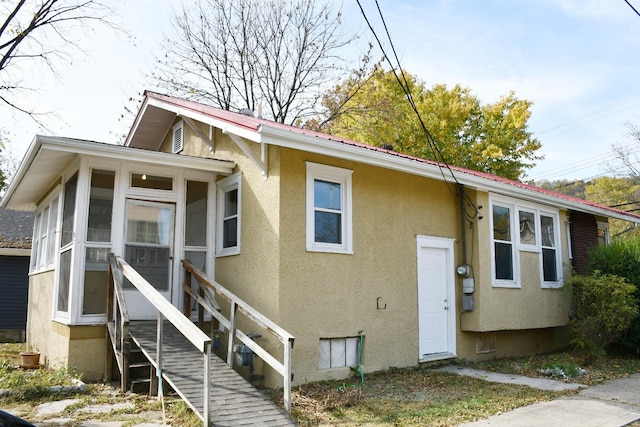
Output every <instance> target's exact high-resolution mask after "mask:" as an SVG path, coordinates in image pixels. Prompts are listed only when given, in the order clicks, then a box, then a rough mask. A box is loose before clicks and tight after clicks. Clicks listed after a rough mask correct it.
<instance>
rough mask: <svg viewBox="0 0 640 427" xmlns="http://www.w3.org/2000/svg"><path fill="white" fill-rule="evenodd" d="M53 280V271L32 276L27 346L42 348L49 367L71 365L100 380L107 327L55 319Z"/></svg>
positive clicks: (82, 372)
mask: <svg viewBox="0 0 640 427" xmlns="http://www.w3.org/2000/svg"><path fill="white" fill-rule="evenodd" d="M54 279H55V273H54V272H53V271H48V272H44V273H39V274H33V275H31V277H30V278H29V305H28V309H27V348H28V349H29V350H34V351H39V352H40V354H41V356H40V363H42V364H44V365H46V366H48V367H51V368H61V367H70V368H73V369H75V370H76V372H78V373H81V374H82V378H83V379H84V380H85V381H99V380H101V379H103V377H104V372H105V371H104V370H105V364H104V362H103V361H104V360H105V359H104V355H105V352H106V339H105V337H106V335H105V334H106V332H105V328H104V326H68V325H64V324H62V323H59V322H56V321H55V320H52V315H51V314H52V309H53V297H54V295H53V292H54ZM96 361H99V363H96Z"/></svg>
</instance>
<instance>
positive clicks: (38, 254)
mask: <svg viewBox="0 0 640 427" xmlns="http://www.w3.org/2000/svg"><path fill="white" fill-rule="evenodd" d="M234 167H235V164H234V163H233V162H228V161H220V160H214V159H208V158H201V157H190V156H185V155H179V154H170V153H161V152H155V151H149V150H141V149H135V148H129V147H123V146H116V145H110V144H102V143H96V142H91V141H84V140H76V139H67V138H57V137H44V136H36V138H35V139H34V141H33V143H32V144H31V146H30V148H29V151H28V152H27V154H26V156H25V158H24V160H23V162H22V164H21V167H20V169H19V171H18V173H17V175H16V177H15V178H14V180H13V182H12V183H11V185H10V187H9V189H8V190H7V193H6V195H5V197H4V198H3V200H2V206H3V207H5V208H7V209H17V210H29V211H34V212H35V214H36V216H35V224H34V238H33V242H34V243H33V249H32V256H31V266H30V302H29V309H28V317H29V319H28V327H27V328H28V331H27V344H28V345H29V346H30V347H31V348H34V349H37V350H39V351H41V352H42V353H43V354H44V355H45V358H46V359H48V360H45V362H46V363H48V364H49V363H53V364H54V365H55V364H58V363H61V364H62V363H64V364H67V363H69V362H70V361H69V360H67V359H68V358H69V357H70V354H71V353H72V352H71V350H70V348H71V347H73V343H72V341H74V340H75V339H77V340H78V342H80V341H81V340H83V339H85V340H89V341H84V342H85V344H87V345H88V346H89V347H92V348H94V350H98V351H99V348H100V347H104V346H105V343H104V337H105V334H104V324H105V313H106V292H107V283H108V274H107V270H108V254H109V253H110V252H113V253H114V254H115V255H117V256H120V257H122V258H123V259H125V260H126V261H127V262H128V263H129V264H130V265H131V266H132V267H134V268H135V269H136V270H137V271H138V272H140V274H142V275H143V276H144V277H145V279H147V280H148V281H149V282H150V283H151V284H152V285H153V286H154V287H155V288H156V289H157V290H158V291H159V292H160V293H162V295H163V296H164V297H165V298H166V299H167V300H169V301H171V302H172V304H173V305H175V306H176V307H181V305H182V301H181V299H182V298H183V296H182V295H183V293H182V292H181V286H180V283H181V277H180V276H181V274H183V273H182V271H183V269H182V268H181V266H180V262H181V260H182V259H189V260H191V261H192V262H193V264H194V265H195V266H197V267H198V268H200V269H202V270H203V271H204V272H206V273H207V274H210V275H214V274H215V272H214V269H215V265H214V262H215V251H214V249H215V236H216V227H217V226H222V225H224V224H216V198H217V197H218V195H217V191H216V181H217V180H218V179H219V178H220V176H228V175H231V173H232V171H233V169H234ZM225 196H226V197H228V196H229V195H228V194H227V195H225V194H222V197H225ZM227 225H228V224H227ZM228 233H229V231H228ZM230 233H231V235H232V234H233V233H232V232H230ZM125 296H126V300H127V307H128V308H129V316H130V318H131V319H149V318H154V316H155V311H154V310H153V309H152V307H151V306H150V305H149V304H148V303H147V302H146V301H145V300H144V299H142V298H141V297H140V295H139V292H138V291H137V290H136V289H135V288H134V287H132V286H131V287H129V288H127V289H126V290H125ZM46 316H49V321H48V322H47V321H46V319H43V317H46ZM36 319H37V320H36ZM43 320H44V324H45V325H46V324H49V325H51V327H50V328H46V327H42V325H43ZM30 326H31V327H30ZM92 329H94V330H92ZM51 332H53V334H52V333H51ZM92 338H93V339H94V341H93V343H92V344H89V342H90V341H91V339H92ZM85 355H88V354H85ZM90 363H92V362H91V361H88V363H86V364H90ZM80 364H81V365H84V364H85V363H80ZM75 365H76V366H77V365H78V363H75ZM77 367H78V368H83V366H77ZM91 371H96V372H95V374H96V375H101V374H102V366H100V367H98V369H95V367H94V369H89V372H91ZM84 372H85V375H86V374H87V371H86V370H85V371H84ZM89 376H92V375H89Z"/></svg>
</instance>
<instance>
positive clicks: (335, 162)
mask: <svg viewBox="0 0 640 427" xmlns="http://www.w3.org/2000/svg"><path fill="white" fill-rule="evenodd" d="M125 145H126V146H115V145H108V144H100V143H96V142H90V141H81V140H73V139H66V138H56V137H44V136H37V137H36V138H35V140H34V142H33V144H32V145H31V148H30V149H29V151H28V152H27V154H26V156H25V158H24V160H23V162H22V165H21V167H20V170H19V171H18V173H17V175H16V178H15V179H14V181H13V182H12V183H11V185H10V187H9V189H8V191H7V194H6V197H5V198H4V199H3V201H2V206H4V207H5V208H11V209H23V210H29V211H35V214H36V220H35V224H36V231H35V237H36V240H35V242H34V247H33V251H32V254H33V259H32V263H31V278H30V295H29V323H28V326H27V341H28V345H29V346H30V347H32V348H34V349H37V350H39V351H40V352H42V353H43V355H44V358H43V360H45V361H46V363H48V364H68V365H71V366H74V367H76V368H77V369H78V370H80V371H81V372H84V374H85V378H86V379H99V378H101V377H102V375H103V372H104V369H103V367H104V364H102V363H98V362H97V361H99V360H102V359H101V358H104V354H105V348H106V343H105V327H104V322H105V292H106V291H105V289H106V283H107V273H106V269H107V267H106V266H107V254H108V252H109V251H113V252H114V253H115V254H116V255H119V256H121V257H123V258H124V259H125V260H126V261H127V262H129V263H130V264H131V265H133V266H134V267H135V268H136V269H138V270H139V271H140V272H141V273H142V274H143V275H144V276H145V277H146V278H147V279H148V280H149V281H150V282H152V283H153V284H154V285H155V286H156V288H157V289H159V290H160V291H161V292H163V294H164V295H165V297H166V298H167V299H169V300H170V301H171V302H172V303H173V304H174V305H176V306H177V307H182V298H183V295H182V292H181V290H180V286H179V285H180V284H181V283H182V274H183V273H182V269H181V267H180V260H181V259H183V258H189V259H190V260H192V261H194V262H195V264H196V265H197V266H199V267H200V268H202V269H203V270H204V271H205V272H206V273H207V274H208V275H210V276H212V277H215V279H216V281H217V282H219V283H220V284H222V285H223V286H225V287H227V288H228V289H230V290H231V291H232V292H234V293H235V294H236V295H238V296H239V297H240V298H242V299H243V300H245V301H247V302H248V303H249V304H251V305H252V306H253V307H255V308H257V309H258V310H260V311H261V312H262V313H264V314H265V315H266V316H267V317H269V318H270V319H272V320H273V321H275V322H276V323H277V324H279V325H280V326H282V327H283V328H284V329H285V330H287V331H288V332H290V333H291V334H292V335H294V336H295V347H294V351H293V372H294V374H295V377H294V383H298V384H300V383H304V382H305V381H311V380H321V379H327V378H339V377H345V376H347V375H348V374H349V367H350V366H353V365H354V364H356V363H357V361H358V358H359V357H361V360H362V367H363V369H364V371H365V372H371V371H377V370H382V369H386V368H389V367H391V366H398V367H399V366H414V365H418V364H419V363H421V362H426V361H432V360H439V359H448V358H455V357H458V358H465V359H473V360H478V359H486V358H493V357H502V356H511V355H519V354H530V353H537V352H543V351H550V350H554V349H557V348H559V347H562V346H565V345H566V344H567V343H568V340H567V328H566V325H567V323H568V312H569V306H570V301H569V299H570V295H569V293H568V292H566V291H565V290H564V289H563V283H564V281H565V280H566V279H567V277H568V276H569V274H570V272H571V267H572V266H573V265H575V266H576V267H579V266H578V265H577V264H575V263H576V262H578V261H579V262H581V263H582V262H583V259H584V256H585V255H586V251H587V249H588V247H589V246H590V245H595V244H597V243H598V233H599V232H600V233H601V234H602V235H606V227H607V222H608V220H609V219H610V218H616V219H621V220H626V221H630V222H633V223H639V222H640V217H639V216H636V215H633V214H629V213H625V212H622V211H619V210H616V209H612V208H608V207H605V206H601V205H596V204H593V203H589V202H586V201H584V200H580V199H576V198H573V197H570V196H566V195H562V194H558V193H554V192H550V191H546V190H543V189H540V188H535V187H532V186H529V185H526V184H523V183H520V182H515V181H510V180H506V179H502V178H499V177H497V176H492V175H488V174H484V173H480V172H475V171H470V170H465V169H461V168H457V167H451V168H447V167H444V166H443V165H440V164H437V163H434V162H432V161H427V160H423V159H418V158H414V157H410V156H407V155H404V154H400V153H396V152H393V151H389V150H385V149H382V148H377V147H372V146H368V145H364V144H360V143H357V142H354V141H349V140H344V139H341V138H337V137H333V136H328V135H324V134H320V133H316V132H312V131H307V130H304V129H300V128H296V127H292V126H287V125H283V124H278V123H274V122H270V121H267V120H262V119H259V118H254V117H252V116H247V115H242V114H237V113H232V112H228V111H223V110H220V109H217V108H212V107H209V106H205V105H202V104H199V103H195V102H190V101H185V100H181V99H177V98H173V97H169V96H164V95H159V94H156V93H150V92H147V93H146V97H145V100H144V102H143V104H142V107H141V109H140V111H139V113H138V115H137V117H136V119H135V122H134V124H133V127H132V128H131V130H130V133H129V135H128V137H127V139H126V143H125ZM137 298H138V296H137V294H136V292H134V291H129V294H128V295H127V299H128V301H129V303H128V306H129V315H130V316H131V317H132V318H153V316H154V314H153V312H151V311H150V310H148V307H147V305H146V304H144V302H142V301H139V300H138V299H137ZM266 373H267V375H268V376H269V372H266ZM267 383H270V384H276V382H273V381H270V380H269V377H268V378H267Z"/></svg>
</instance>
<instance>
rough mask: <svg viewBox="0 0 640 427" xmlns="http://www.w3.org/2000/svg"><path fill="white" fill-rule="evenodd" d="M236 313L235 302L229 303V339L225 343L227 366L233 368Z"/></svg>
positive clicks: (236, 306)
mask: <svg viewBox="0 0 640 427" xmlns="http://www.w3.org/2000/svg"><path fill="white" fill-rule="evenodd" d="M237 311H238V304H236V302H235V301H231V313H230V314H229V336H228V337H229V339H228V341H229V342H228V343H227V365H229V366H231V367H232V368H233V339H234V338H235V336H236V313H237Z"/></svg>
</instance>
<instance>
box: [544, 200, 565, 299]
mask: <svg viewBox="0 0 640 427" xmlns="http://www.w3.org/2000/svg"><path fill="white" fill-rule="evenodd" d="M558 242H559V237H558V216H557V215H556V214H553V213H547V212H540V251H541V257H542V285H543V286H544V287H555V286H558V285H561V283H560V271H559V267H560V265H561V259H560V252H559V251H558Z"/></svg>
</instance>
